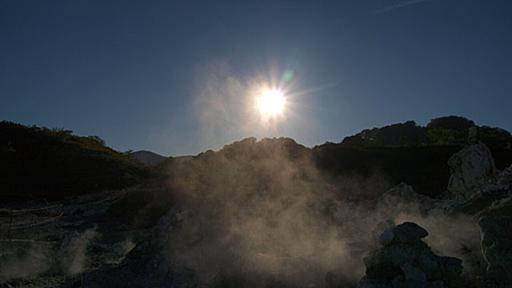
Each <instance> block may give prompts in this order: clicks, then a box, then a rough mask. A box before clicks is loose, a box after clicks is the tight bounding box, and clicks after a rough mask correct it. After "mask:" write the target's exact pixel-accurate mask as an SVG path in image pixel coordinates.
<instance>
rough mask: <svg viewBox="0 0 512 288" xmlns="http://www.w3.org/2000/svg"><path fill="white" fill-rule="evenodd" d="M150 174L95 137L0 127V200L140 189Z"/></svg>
mask: <svg viewBox="0 0 512 288" xmlns="http://www.w3.org/2000/svg"><path fill="white" fill-rule="evenodd" d="M147 176H149V171H148V170H147V169H145V168H144V167H143V166H142V165H141V164H139V163H138V162H136V161H134V160H132V159H131V158H130V157H129V156H128V155H126V154H124V153H120V152H117V151H115V150H113V149H111V148H109V147H107V146H106V145H105V143H104V141H103V140H101V139H100V138H99V137H96V136H89V137H80V136H76V135H73V134H72V132H71V131H69V130H63V129H48V128H44V127H42V128H41V127H35V126H33V127H27V126H23V125H20V124H15V123H12V122H7V121H2V122H0V191H1V193H0V196H1V197H2V198H19V197H24V198H25V197H43V198H46V199H49V200H50V199H55V198H62V197H67V196H73V195H79V194H83V193H90V192H96V191H101V190H107V189H118V188H124V187H127V186H131V185H134V184H137V183H140V182H141V181H142V180H143V179H145V177H147Z"/></svg>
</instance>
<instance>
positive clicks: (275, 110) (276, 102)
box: [256, 89, 286, 118]
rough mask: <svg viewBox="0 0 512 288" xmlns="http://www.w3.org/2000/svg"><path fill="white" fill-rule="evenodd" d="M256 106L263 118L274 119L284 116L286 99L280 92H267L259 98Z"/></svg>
mask: <svg viewBox="0 0 512 288" xmlns="http://www.w3.org/2000/svg"><path fill="white" fill-rule="evenodd" d="M256 104H257V108H258V110H259V111H260V114H261V116H263V117H265V118H274V117H277V116H280V115H282V114H283V112H284V108H285V107H284V106H285V104H286V98H285V97H284V94H283V92H282V91H280V90H277V89H271V90H265V91H263V92H262V93H261V95H260V96H259V97H258V99H257V102H256Z"/></svg>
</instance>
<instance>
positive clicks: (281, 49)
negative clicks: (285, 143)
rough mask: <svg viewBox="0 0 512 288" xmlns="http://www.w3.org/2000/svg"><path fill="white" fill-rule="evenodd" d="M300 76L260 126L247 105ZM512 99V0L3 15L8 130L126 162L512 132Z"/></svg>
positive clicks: (380, 0) (53, 9) (216, 5)
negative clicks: (379, 138)
mask: <svg viewBox="0 0 512 288" xmlns="http://www.w3.org/2000/svg"><path fill="white" fill-rule="evenodd" d="M286 70H291V71H293V72H294V79H293V80H292V81H293V93H294V94H295V96H294V97H293V102H294V103H295V104H294V105H295V108H294V109H296V111H294V117H291V116H290V117H289V119H287V120H286V121H283V123H280V124H279V128H278V129H277V130H272V131H265V130H264V129H263V130H262V129H261V127H251V126H250V125H255V124H254V123H249V122H248V121H246V120H247V119H245V116H244V114H243V113H245V112H243V111H234V110H243V109H241V108H240V107H241V106H237V105H238V104H239V102H237V101H238V100H237V99H236V97H238V96H237V95H238V94H237V93H239V92H240V91H241V90H243V89H245V88H244V87H247V85H248V83H250V82H251V81H252V80H251V79H260V78H261V77H264V76H267V77H268V75H269V74H271V73H275V74H277V75H280V74H282V73H284V72H285V71H286ZM232 86H236V87H237V89H238V90H236V89H235V92H233V91H231V90H230V89H231V87H232ZM212 87H213V88H212ZM226 89H228V90H229V91H227V92H226ZM212 91H213V92H212ZM511 91H512V1H508V0H502V1H491V0H481V1H477V0H474V1H471V0H467V1H464V0H430V1H429V0H426V1H420V0H412V1H410V0H407V1H399V0H372V1H370V0H368V1H362V0H357V1H356V0H354V1H341V0H340V1H302V2H301V1H142V0H140V1H127V0H122V1H121V0H119V1H107V0H101V1H92V0H89V1H79V0H77V1H65V0H62V1H52V0H45V1H41V0H34V1H24V0H3V1H0V100H1V102H0V119H6V120H11V121H15V122H20V123H23V124H28V125H32V124H36V125H39V126H47V127H64V128H67V129H70V130H74V131H75V132H76V133H78V134H81V135H98V136H100V137H102V138H103V139H105V140H106V141H107V143H108V144H109V145H110V146H112V147H114V148H116V149H119V150H127V149H134V150H138V149H148V150H153V151H156V152H159V153H163V154H188V153H198V152H200V151H203V150H205V149H208V148H214V149H217V148H219V147H221V146H222V144H224V143H228V142H232V141H234V140H237V139H240V138H242V137H247V136H251V135H252V134H255V135H256V136H259V137H261V136H264V135H272V136H275V135H282V136H290V137H293V138H294V139H296V140H297V141H298V142H300V143H303V144H306V145H315V144H321V143H323V142H325V141H334V142H338V141H340V140H341V139H342V138H343V137H344V136H346V135H349V134H352V133H355V132H358V131H359V130H361V129H364V128H371V127H375V126H382V125H386V124H391V123H394V122H401V121H405V120H416V121H417V122H418V123H419V124H425V123H426V122H427V121H428V120H429V119H431V118H433V117H437V116H441V115H451V114H455V115H462V116H466V117H469V118H471V119H473V120H475V121H476V122H477V123H479V124H485V125H490V126H500V127H503V128H506V129H508V130H511V129H512V113H511V107H512V95H511ZM212 93H213V94H215V95H214V96H212V95H211V94H212ZM223 93H227V94H230V93H231V94H233V95H231V96H227V98H225V97H224V96H223V95H222V96H219V95H217V94H223ZM203 97H206V98H207V99H210V100H208V101H203ZM212 97H213V98H212ZM223 97H224V98H223ZM240 97H242V96H240ZM212 99H213V100H212ZM219 101H221V103H219ZM222 101H224V102H222ZM226 107H228V108H226ZM210 108H211V109H210ZM205 115H206V116H205ZM290 115H291V114H290ZM212 122H215V125H213V126H214V127H213V128H212V125H210V124H212ZM240 123H242V124H243V125H241V124H240ZM241 126H243V129H242V128H240V127H241ZM210 128H212V129H213V131H208V130H209V129H210ZM239 128H240V129H239ZM251 129H254V133H252V132H251V131H252V130H251ZM266 132H268V133H266Z"/></svg>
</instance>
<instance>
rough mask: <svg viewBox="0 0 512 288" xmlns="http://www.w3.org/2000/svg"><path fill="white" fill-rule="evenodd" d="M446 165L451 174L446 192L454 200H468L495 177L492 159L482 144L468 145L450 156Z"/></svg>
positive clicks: (487, 149)
mask: <svg viewBox="0 0 512 288" xmlns="http://www.w3.org/2000/svg"><path fill="white" fill-rule="evenodd" d="M448 165H449V166H450V172H451V176H450V180H449V183H448V191H449V192H450V194H451V197H452V198H454V199H462V200H464V199H468V198H470V197H471V196H473V195H474V194H475V193H477V191H478V189H479V188H481V187H482V186H484V185H485V184H487V183H490V182H493V180H494V178H495V176H496V166H495V165H494V159H493V158H492V155H491V152H490V150H489V148H487V146H486V145H485V144H483V143H482V142H477V143H474V144H470V145H468V146H466V147H464V148H463V149H462V150H460V151H459V152H457V153H455V154H454V155H452V157H450V159H449V160H448Z"/></svg>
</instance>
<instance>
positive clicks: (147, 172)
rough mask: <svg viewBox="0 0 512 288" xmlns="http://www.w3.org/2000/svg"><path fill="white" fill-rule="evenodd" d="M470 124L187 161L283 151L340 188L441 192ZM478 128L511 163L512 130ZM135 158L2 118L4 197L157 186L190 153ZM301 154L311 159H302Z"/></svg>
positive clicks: (257, 144)
mask: <svg viewBox="0 0 512 288" xmlns="http://www.w3.org/2000/svg"><path fill="white" fill-rule="evenodd" d="M473 126H476V125H475V123H474V122H473V121H471V120H468V119H466V118H463V117H457V116H448V117H441V118H436V119H433V120H432V121H431V122H430V123H428V125H426V126H424V127H423V126H419V125H417V124H416V123H415V122H414V121H408V122H405V123H399V124H393V125H390V126H385V127H382V128H373V129H366V130H363V131H362V132H360V133H358V134H356V135H353V136H349V137H346V138H345V139H344V140H343V141H342V142H341V143H337V144H335V143H325V144H323V145H319V146H316V147H314V148H313V149H309V148H307V147H304V146H302V145H299V144H297V143H296V142H295V141H293V140H292V139H286V138H280V139H274V140H272V139H263V140H262V141H256V139H254V138H248V139H245V140H242V141H239V142H235V143H233V144H230V145H226V146H225V147H224V148H223V149H222V150H221V151H219V152H213V151H207V152H204V153H201V154H199V155H198V156H195V157H190V160H195V161H196V162H197V161H198V159H203V160H204V159H208V158H211V157H214V156H215V155H216V154H218V153H221V154H222V156H223V157H222V158H226V159H229V160H230V161H234V163H237V162H238V163H242V162H253V161H257V160H258V159H262V158H265V157H267V156H269V155H273V154H274V153H276V152H278V153H277V154H280V155H287V156H286V157H288V158H289V159H291V160H292V161H293V159H297V160H299V159H302V160H299V161H293V162H295V164H294V165H299V166H300V165H310V164H311V163H314V165H315V166H316V167H317V168H319V169H320V171H322V172H323V173H324V175H325V176H326V177H330V178H331V179H335V180H336V179H338V180H340V181H339V183H337V184H340V185H341V187H343V182H344V179H345V180H346V179H351V182H354V181H355V180H354V179H359V180H360V182H361V183H364V185H365V186H364V187H358V189H354V191H359V193H360V191H365V194H366V195H367V196H368V197H373V196H374V194H375V193H382V192H383V191H384V190H386V189H387V188H390V187H392V186H394V185H396V184H398V183H400V182H406V183H408V184H410V185H412V186H413V187H414V189H415V190H416V191H417V192H419V193H421V194H424V195H429V196H433V197H437V196H440V194H441V193H442V192H443V191H444V190H445V189H446V185H447V183H448V178H449V175H450V172H449V169H448V165H447V162H448V159H449V158H450V156H451V155H453V154H454V153H455V152H457V151H458V150H460V149H461V147H462V146H463V145H464V144H465V143H466V141H467V140H466V139H467V135H468V130H469V128H470V127H473ZM476 127H477V129H478V136H479V139H480V140H481V141H483V142H484V143H485V144H487V145H488V146H489V147H490V149H491V152H492V154H493V156H494V158H495V159H496V166H497V168H498V169H503V168H505V167H507V166H508V165H510V164H511V163H512V150H511V148H510V146H511V143H512V136H511V135H510V133H509V132H508V131H506V130H503V129H500V128H491V127H487V126H476ZM278 150H279V151H278ZM283 152H285V154H283ZM130 156H133V155H130V153H120V152H117V151H115V150H113V149H111V148H109V147H107V146H106V145H105V143H104V142H103V140H101V139H100V138H99V137H96V136H88V137H80V136H76V135H73V134H72V132H71V131H68V130H63V129H48V128H44V127H43V128H40V127H35V126H33V127H27V126H23V125H19V124H15V123H11V122H6V121H3V122H0V196H1V197H4V198H5V197H25V198H26V197H44V198H45V199H49V200H50V199H56V198H62V197H66V196H72V195H79V194H83V193H89V192H96V191H101V190H107V189H118V188H124V187H128V186H132V185H135V184H139V183H141V182H144V181H145V180H148V179H150V177H152V178H151V179H152V181H150V182H152V183H153V184H155V183H165V181H167V179H166V178H168V176H169V174H168V173H169V167H172V166H173V165H170V164H171V163H173V162H176V161H183V159H185V158H187V157H185V158H183V157H181V158H180V157H178V158H176V159H174V160H173V158H165V159H160V160H162V161H163V160H165V161H164V162H162V163H159V164H158V165H155V166H152V167H147V166H144V165H142V164H141V163H140V162H139V161H136V160H134V159H133V157H130ZM182 158H183V159H182ZM180 159H181V160H180ZM213 159H220V158H218V157H214V158H213ZM304 159H309V160H312V162H311V161H309V160H308V162H307V163H306V162H303V160H304ZM193 162H194V161H192V162H190V163H193ZM214 162H215V161H214ZM187 165H189V164H187ZM189 166H190V167H189V169H195V168H194V167H195V166H194V165H192V164H190V165H189ZM210 168H211V167H210ZM194 172H197V171H194ZM171 174H172V172H171ZM376 175H377V176H378V177H375V176H376ZM345 182H346V181H345ZM161 186H165V185H161ZM361 188H362V189H361ZM150 190H151V191H153V192H154V193H153V192H152V193H148V194H147V195H144V196H141V195H139V196H136V197H129V198H130V199H132V198H133V199H132V200H131V201H132V202H133V203H124V204H126V205H128V206H132V205H138V204H141V205H142V204H143V203H146V204H148V203H153V200H152V199H149V198H154V197H153V196H152V195H153V194H155V195H157V194H162V193H159V192H157V190H158V189H156V190H155V189H153V188H151V189H150ZM134 193H135V192H134ZM166 193H167V192H166ZM166 193H164V194H166ZM135 194H137V193H135ZM140 197H143V198H144V199H142V198H140ZM354 197H357V198H361V197H364V196H362V195H354ZM151 205H153V204H151ZM143 206H144V205H143ZM157 210H158V209H157Z"/></svg>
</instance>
